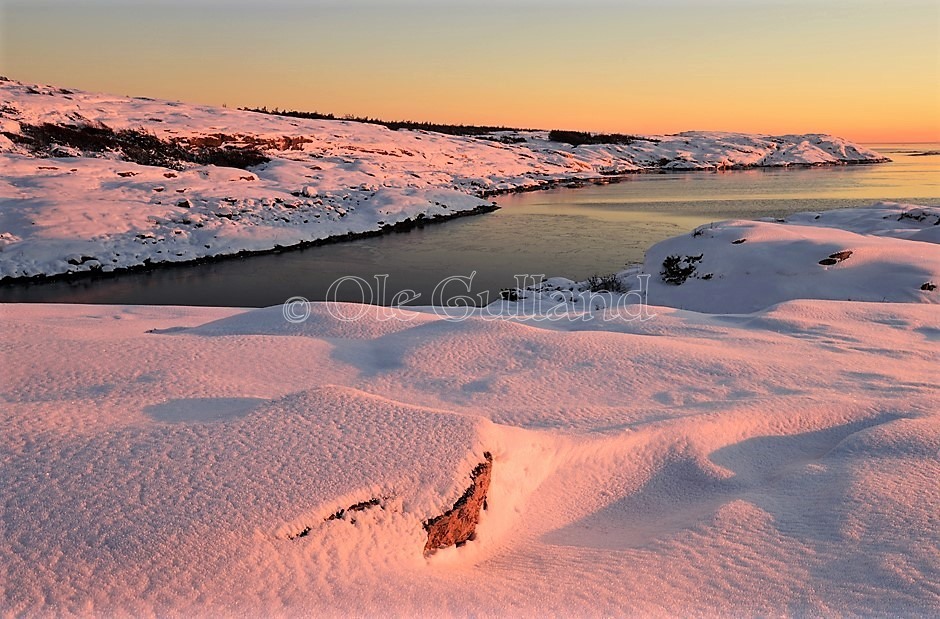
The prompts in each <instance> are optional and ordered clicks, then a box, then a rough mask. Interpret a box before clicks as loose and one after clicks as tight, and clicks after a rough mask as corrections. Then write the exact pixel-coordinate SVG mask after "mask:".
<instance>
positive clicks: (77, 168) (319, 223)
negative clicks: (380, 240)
mask: <svg viewBox="0 0 940 619" xmlns="http://www.w3.org/2000/svg"><path fill="white" fill-rule="evenodd" d="M63 127H64V128H65V129H63ZM487 138H489V139H487ZM494 138H495V139H494ZM500 139H502V140H503V141H500ZM504 142H514V143H504ZM228 147H234V148H247V149H252V150H257V151H259V152H260V153H263V155H264V156H265V157H266V158H268V159H269V161H267V162H266V163H261V164H257V165H244V168H246V169H243V168H238V167H236V168H233V167H223V166H221V165H214V164H212V163H209V162H213V161H214V162H215V163H216V164H220V163H225V162H226V159H233V158H232V157H228V158H225V157H216V158H205V157H200V156H196V155H194V153H196V154H198V153H204V152H205V151H206V150H207V149H214V150H215V152H216V153H218V151H220V150H221V151H223V153H222V154H225V151H226V149H227V148H228ZM249 159H250V158H249ZM884 160H885V159H884V158H883V157H882V156H881V155H879V154H878V153H875V152H873V151H871V150H868V149H865V148H863V147H860V146H857V145H854V144H851V143H849V142H846V141H845V140H842V139H840V138H836V137H833V136H828V135H787V136H755V135H744V134H733V133H701V132H688V133H681V134H677V135H668V136H641V137H639V138H638V139H636V140H635V141H633V142H631V143H629V144H606V145H582V146H577V147H575V146H571V145H569V144H565V143H561V142H552V141H549V140H548V133H547V132H545V131H535V132H503V133H496V134H493V135H491V136H485V138H478V137H459V136H449V135H443V134H438V133H429V132H425V131H391V130H389V129H387V128H385V127H383V126H379V125H373V124H365V123H358V122H349V121H330V120H303V119H296V118H287V117H280V116H271V115H265V114H260V113H252V112H243V111H238V110H230V109H225V108H215V107H207V106H199V105H187V104H183V103H177V102H170V101H157V100H152V99H144V98H128V97H118V96H111V95H104V94H96V93H88V92H81V91H75V90H67V89H63V88H55V87H51V86H37V85H27V84H21V83H18V82H14V81H9V80H6V81H0V279H4V278H24V277H35V276H41V275H62V274H68V273H79V272H88V271H97V270H101V271H113V270H116V269H126V268H134V267H141V266H145V265H148V264H156V263H160V262H186V261H194V260H200V259H206V258H211V257H216V256H225V255H232V254H237V253H239V252H257V251H268V250H272V249H276V248H278V247H290V246H296V245H299V244H303V243H309V242H316V241H322V240H324V239H329V238H345V237H347V236H348V235H358V234H365V233H377V232H380V231H382V230H383V229H385V228H387V227H389V226H394V225H407V224H409V223H414V222H422V221H428V220H433V219H439V218H444V217H450V216H454V215H458V214H466V213H474V212H481V211H483V210H487V209H490V208H492V203H491V201H490V200H489V199H487V196H492V195H493V194H496V193H499V192H505V191H513V190H522V189H532V188H538V187H544V186H550V185H552V184H555V183H559V182H566V181H570V180H598V179H601V180H603V179H610V178H613V177H615V176H616V175H618V174H625V173H631V172H636V171H642V170H656V169H664V170H706V169H715V168H718V167H721V168H738V167H752V166H785V165H823V164H843V163H870V162H877V161H884ZM135 161H136V163H135ZM248 163H250V161H249V162H248ZM229 165H231V164H229ZM235 165H239V164H238V162H237V161H236V162H235Z"/></svg>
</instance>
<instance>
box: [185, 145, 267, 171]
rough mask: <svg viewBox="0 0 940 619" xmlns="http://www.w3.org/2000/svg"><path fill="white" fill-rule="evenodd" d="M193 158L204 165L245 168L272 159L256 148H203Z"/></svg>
mask: <svg viewBox="0 0 940 619" xmlns="http://www.w3.org/2000/svg"><path fill="white" fill-rule="evenodd" d="M193 160H194V161H195V162H196V163H200V164H202V165H215V166H221V167H225V168H241V169H243V170H246V169H248V168H250V167H252V166H256V165H261V164H262V163H267V162H269V161H271V159H270V158H269V157H267V156H266V155H265V154H264V153H262V152H261V151H260V150H258V149H255V148H202V149H200V150H198V151H196V153H195V155H194V157H193Z"/></svg>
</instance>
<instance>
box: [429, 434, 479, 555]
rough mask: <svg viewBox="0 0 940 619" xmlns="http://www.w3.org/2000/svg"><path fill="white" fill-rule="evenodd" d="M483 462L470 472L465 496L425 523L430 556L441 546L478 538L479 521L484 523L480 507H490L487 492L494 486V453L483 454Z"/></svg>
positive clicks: (455, 544) (459, 544)
mask: <svg viewBox="0 0 940 619" xmlns="http://www.w3.org/2000/svg"><path fill="white" fill-rule="evenodd" d="M483 458H484V459H483V462H481V463H480V464H478V465H477V466H476V468H474V469H473V472H472V473H471V474H470V479H471V484H470V487H469V488H467V490H466V491H465V492H464V493H463V495H461V497H460V498H459V499H457V502H456V503H454V506H453V507H452V508H451V509H449V510H447V511H446V512H444V513H443V514H441V515H440V516H435V517H434V518H431V519H430V520H428V521H426V522H425V523H424V530H425V531H427V532H428V541H427V543H425V545H424V554H425V555H428V554H431V553H433V552H434V551H435V550H438V549H440V548H447V547H448V546H461V545H463V544H464V543H465V542H467V541H468V540H472V539H474V536H475V535H476V529H477V524H478V523H479V522H480V510H482V509H486V492H487V491H488V490H489V489H490V477H491V475H492V472H493V456H492V455H490V452H486V453H484V454H483Z"/></svg>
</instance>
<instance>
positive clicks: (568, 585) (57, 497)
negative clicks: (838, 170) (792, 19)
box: [0, 203, 940, 616]
mask: <svg viewBox="0 0 940 619" xmlns="http://www.w3.org/2000/svg"><path fill="white" fill-rule="evenodd" d="M936 213H937V208H936V207H924V206H914V205H899V204H887V203H884V204H879V205H875V206H873V207H868V208H864V209H855V210H851V211H839V212H824V213H816V214H801V215H797V216H793V217H792V218H791V220H792V221H790V222H788V223H779V222H740V221H733V222H723V223H719V224H716V225H714V226H711V227H705V228H703V229H702V233H701V234H698V235H696V236H692V235H688V236H684V237H681V238H678V239H673V240H670V241H666V242H665V243H664V244H663V245H661V246H658V247H656V248H654V250H653V251H651V254H650V258H649V260H648V261H647V264H646V265H645V267H644V268H645V269H646V270H647V271H648V272H649V275H650V280H649V282H650V283H649V286H650V289H649V296H650V298H651V299H657V300H656V303H657V305H654V306H651V307H649V308H648V316H647V319H645V320H633V319H630V316H628V315H626V314H616V313H613V312H611V311H601V312H598V313H597V319H593V320H582V319H578V320H559V319H555V320H547V319H546V316H545V315H544V314H536V313H529V314H526V313H514V310H517V309H520V308H530V309H531V308H532V307H533V303H534V299H535V295H537V294H545V295H548V294H549V293H548V292H547V291H544V292H542V293H536V292H534V291H522V293H523V294H525V295H529V296H527V297H526V298H524V299H522V300H521V301H520V302H517V303H511V302H508V301H503V302H500V303H498V304H494V305H493V306H490V307H488V308H479V309H475V310H472V313H473V315H472V316H470V317H467V318H465V319H462V320H455V319H454V317H455V315H456V313H457V310H455V309H450V310H447V311H443V310H442V309H441V308H417V309H411V308H409V309H407V310H404V309H402V310H396V311H395V312H393V313H391V314H389V310H388V309H386V308H371V307H370V308H366V310H367V311H365V312H359V311H358V310H359V309H361V308H353V307H350V306H332V305H329V304H325V303H314V304H310V305H309V311H310V316H309V318H308V319H307V320H306V321H303V322H300V323H291V322H288V321H286V320H285V318H284V315H283V310H282V308H281V307H271V308H265V309H260V310H241V309H231V308H229V309H223V308H178V307H176V308H174V307H159V308H158V307H106V306H83V305H2V306H0V314H2V318H3V324H4V329H3V330H2V332H0V351H2V353H0V354H2V355H3V356H2V360H0V363H2V367H3V369H4V375H3V381H2V383H0V400H2V402H3V405H2V406H0V424H2V427H3V428H4V432H3V433H2V435H0V486H2V487H3V488H4V495H3V500H2V502H0V522H2V525H3V526H2V528H0V570H2V572H0V599H2V602H0V607H2V608H3V611H4V613H5V614H10V615H21V614H27V615H47V614H56V615H60V614H81V615H125V614H131V615H155V614H156V615H193V614H198V615H235V614H238V615H250V616H257V615H271V614H275V615H317V616H320V615H344V616H347V615H352V614H362V615H366V614H367V615H382V616H386V615H395V616H401V615H405V616H413V615H420V616H425V615H460V616H464V615H489V614H499V615H507V614H511V615H521V616H535V615H539V616H543V615H546V614H552V615H576V616H582V615H593V616H601V615H706V616H714V615H721V616H740V615H781V614H796V615H806V614H808V615H832V614H837V615H862V616H871V615H885V614H887V615H904V616H930V615H936V614H938V613H940V591H938V590H937V587H936V583H937V582H938V581H940V549H938V540H940V520H938V516H937V514H938V513H940V510H938V505H940V486H938V484H937V482H936V480H937V479H938V477H940V393H938V389H937V385H936V368H937V367H938V361H940V359H938V356H937V341H938V338H940V327H938V323H937V310H936V307H935V305H933V304H934V303H936V295H937V294H938V293H937V292H933V293H930V292H927V291H919V292H912V291H911V286H912V285H913V284H915V283H917V282H918V281H919V279H920V278H922V277H933V278H935V280H934V281H936V277H937V271H936V269H937V268H938V263H937V253H936V252H937V249H938V248H937V246H936V245H935V244H933V243H929V242H925V241H924V240H912V239H913V238H914V237H917V238H921V239H922V237H923V232H924V231H926V230H930V229H931V227H932V226H933V223H932V219H931V218H932V217H934V216H935V215H936ZM902 214H909V216H905V217H902V216H901V215H902ZM817 215H818V216H819V218H818V219H817V218H816V216H817ZM921 215H923V216H921ZM738 238H746V239H747V240H746V242H744V243H740V244H733V243H732V241H734V240H737V239H738ZM843 249H850V250H852V251H853V253H852V255H851V256H850V257H849V258H847V259H845V260H844V261H842V262H838V263H837V264H836V265H833V266H828V267H825V266H822V265H819V264H818V260H819V259H820V258H823V257H825V256H828V255H829V254H831V253H834V251H836V250H843ZM671 251H675V252H679V253H683V254H688V253H691V252H695V253H696V254H698V253H702V254H703V256H704V257H703V258H702V260H701V261H700V262H699V263H697V264H698V266H699V269H707V270H708V271H709V272H713V273H715V276H714V277H713V278H712V279H709V280H703V279H698V278H691V279H689V280H687V281H686V283H683V284H681V285H678V286H675V285H668V287H667V285H666V284H663V283H662V282H661V281H660V282H657V281H654V280H656V278H657V277H658V273H659V267H660V264H657V261H660V262H661V257H662V256H663V255H664V254H666V253H668V252H671ZM742 252H746V253H742ZM905 256H906V258H907V260H906V261H905V260H904V257H905ZM742 265H750V266H742ZM749 269H750V272H749ZM634 274H635V273H634ZM866 274H867V275H868V276H869V277H867V281H868V283H867V286H868V288H869V289H870V290H869V292H870V294H871V295H872V296H874V297H879V298H877V299H876V300H875V302H862V301H860V300H858V299H856V300H853V301H848V300H834V299H840V298H842V297H846V296H853V297H854V296H856V295H859V294H861V293H862V292H865V286H862V285H861V283H860V282H862V281H864V280H865V279H866V277H865V276H866ZM884 274H893V277H882V275H884ZM915 275H916V277H915ZM719 276H721V277H719ZM784 282H786V285H784ZM551 283H552V284H554V285H555V286H557V287H560V288H562V289H566V288H567V287H571V288H577V285H576V284H575V282H568V281H566V280H563V279H562V278H554V279H553V280H551ZM569 292H572V293H574V292H575V291H569ZM601 296H602V297H603V298H605V299H607V300H608V301H610V302H613V301H614V300H616V298H618V297H616V296H615V295H610V294H606V296H604V295H601ZM621 296H624V295H621ZM880 297H889V298H890V299H889V300H891V301H897V302H891V303H884V302H881V298H880ZM573 305H574V304H572V306H571V312H572V313H573V314H577V313H578V312H579V311H580V312H582V313H586V314H591V313H592V312H591V311H590V310H588V311H585V309H583V306H582V308H574V307H573ZM631 307H632V306H631ZM748 308H756V309H748ZM706 309H707V313H706V311H705V310H706ZM448 312H449V313H448ZM341 313H342V314H345V315H351V314H360V313H361V316H360V317H359V318H358V319H357V320H354V321H348V320H342V319H340V318H339V317H338V315H339V314H341ZM390 316H391V318H392V319H389V317H390ZM556 317H557V316H556ZM602 318H603V319H602ZM484 451H489V452H491V453H492V455H493V477H492V483H491V486H490V492H489V495H488V501H487V502H488V509H487V510H486V511H485V512H483V516H482V521H481V524H480V527H479V529H478V531H477V538H476V540H474V541H472V542H469V543H468V544H467V545H465V546H464V547H462V548H449V549H445V550H442V551H440V552H438V553H437V554H435V555H433V556H431V557H429V558H425V557H424V556H423V554H422V549H423V546H424V532H423V530H422V522H423V521H424V520H426V519H427V518H429V517H432V516H435V515H437V514H439V513H441V511H442V510H444V509H447V508H448V507H449V506H450V505H451V504H452V503H453V502H454V500H455V499H456V498H457V497H458V496H460V494H461V493H462V492H463V490H464V489H465V488H466V487H467V486H468V485H469V474H470V471H471V470H472V469H473V467H474V466H475V465H476V464H477V463H478V462H480V461H481V460H482V458H483V455H482V454H483V452H484ZM373 499H378V500H379V502H380V505H379V506H376V507H372V508H369V509H365V510H363V511H361V512H356V516H355V523H353V522H352V520H353V519H352V518H345V517H344V518H335V519H332V520H330V519H328V518H329V516H330V515H331V514H335V513H336V512H337V511H338V510H340V509H343V508H347V507H349V506H351V505H354V504H356V503H360V502H364V501H370V500H373ZM301 533H304V535H303V536H300V534H301Z"/></svg>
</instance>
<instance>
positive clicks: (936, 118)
mask: <svg viewBox="0 0 940 619" xmlns="http://www.w3.org/2000/svg"><path fill="white" fill-rule="evenodd" d="M0 1H2V4H0V7H2V8H0V74H5V75H7V76H8V77H11V78H13V79H18V80H21V81H26V82H31V81H35V82H48V83H54V84H57V85H62V86H70V87H76V88H84V89H87V90H102V91H106V92H112V93H115V94H130V95H137V96H152V97H162V98H169V99H179V100H185V101H192V102H199V103H209V104H216V105H221V104H223V103H224V104H227V105H228V106H229V107H236V106H267V107H269V108H273V107H280V108H293V109H301V110H317V111H321V112H332V113H334V114H337V115H342V114H354V115H368V116H376V117H381V118H386V119H409V120H429V121H435V122H454V123H477V124H496V125H506V126H517V127H532V128H544V129H548V128H565V129H581V130H590V131H616V132H624V133H674V132H678V131H684V130H693V129H698V130H727V131H743V132H755V133H808V132H825V133H833V134H837V135H841V136H843V137H846V138H849V139H852V140H856V141H862V142H886V141H922V142H938V141H940V2H934V1H930V2H925V1H920V0H918V1H913V0H912V1H906V0H899V1H895V2H879V1H875V0H853V1H851V2H849V1H844V0H834V1H830V2H824V3H812V2H804V1H802V0H796V1H793V0H789V1H787V2H783V1H775V0H752V1H750V2H748V1H745V0H723V1H715V2H705V1H697V2H696V1H692V0H664V1H661V2H653V1H651V0H643V1H640V0H636V1H630V2H619V3H614V2H594V3H586V4H579V5H572V4H566V3H557V2H556V3H551V4H546V3H541V2H535V1H534V0H517V1H515V2H509V1H499V0H488V1H486V2H482V3H473V4H471V3H467V2H461V1H460V0H440V1H438V2H423V3H422V2H414V1H411V2H405V1H402V2H394V1H386V2H361V1H357V0H353V1H351V2H334V1H330V0H321V1H314V2H300V1H299V0H277V1H275V2H272V3H269V4H266V5H265V6H263V7H261V6H258V5H257V4H254V3H248V2H241V1H236V2H224V1H223V0H201V1H199V2H196V3H189V4H186V3H182V2H177V1H176V0H170V1H168V2H148V1H146V0H136V1H135V0H124V1H121V0H73V1H72V2H57V1H54V0H31V1H30V2H23V1H20V0H0Z"/></svg>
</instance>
